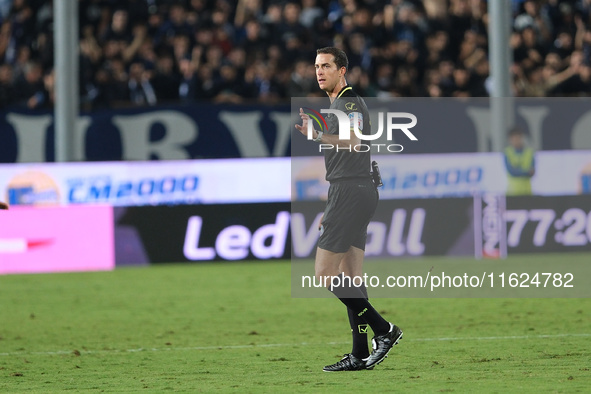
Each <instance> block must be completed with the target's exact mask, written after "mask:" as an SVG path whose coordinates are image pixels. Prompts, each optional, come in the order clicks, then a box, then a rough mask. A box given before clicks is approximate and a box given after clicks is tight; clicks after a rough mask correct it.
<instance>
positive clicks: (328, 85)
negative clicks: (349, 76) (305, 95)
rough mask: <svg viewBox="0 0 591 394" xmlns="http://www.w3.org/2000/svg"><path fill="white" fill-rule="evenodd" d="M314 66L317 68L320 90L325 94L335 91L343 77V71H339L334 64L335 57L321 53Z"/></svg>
mask: <svg viewBox="0 0 591 394" xmlns="http://www.w3.org/2000/svg"><path fill="white" fill-rule="evenodd" d="M314 66H315V67H316V80H317V81H318V86H319V87H320V89H322V90H324V91H325V92H332V91H334V90H335V87H336V86H337V84H338V83H339V80H340V78H341V75H342V70H339V68H338V67H337V65H336V63H335V62H334V56H333V55H331V54H329V53H319V54H318V55H316V63H315V64H314ZM343 69H344V67H343Z"/></svg>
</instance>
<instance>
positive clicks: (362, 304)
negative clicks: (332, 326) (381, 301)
mask: <svg viewBox="0 0 591 394" xmlns="http://www.w3.org/2000/svg"><path fill="white" fill-rule="evenodd" d="M340 278H341V280H340V281H338V280H336V281H333V286H331V287H332V289H331V288H329V290H330V291H331V292H332V293H333V294H334V295H335V296H337V298H338V299H339V300H341V302H342V303H343V304H345V305H346V306H347V308H349V309H351V311H352V312H353V313H354V314H355V315H356V316H358V317H361V318H363V319H365V321H366V322H367V324H369V326H370V327H371V329H372V331H373V332H374V334H375V335H384V334H386V333H387V332H388V331H389V330H390V324H389V323H388V322H387V321H386V320H384V318H383V317H382V316H381V315H380V314H379V313H378V311H376V310H375V309H374V308H373V306H371V304H370V303H369V301H368V300H367V299H366V298H365V297H364V294H363V292H362V291H361V289H360V288H359V287H355V286H353V284H352V283H351V281H350V280H347V279H346V277H345V278H343V276H342V275H341V277H340ZM337 282H339V283H337Z"/></svg>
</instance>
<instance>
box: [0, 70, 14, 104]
mask: <svg viewBox="0 0 591 394" xmlns="http://www.w3.org/2000/svg"><path fill="white" fill-rule="evenodd" d="M13 98H14V89H13V86H12V66H11V65H10V64H0V108H5V107H6V106H8V105H10V104H12V101H13Z"/></svg>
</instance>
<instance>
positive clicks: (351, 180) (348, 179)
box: [330, 176, 372, 185]
mask: <svg viewBox="0 0 591 394" xmlns="http://www.w3.org/2000/svg"><path fill="white" fill-rule="evenodd" d="M371 181H372V180H371V178H370V177H365V176H352V177H344V178H339V179H335V180H333V181H330V184H331V185H332V184H335V183H345V182H349V183H355V182H371Z"/></svg>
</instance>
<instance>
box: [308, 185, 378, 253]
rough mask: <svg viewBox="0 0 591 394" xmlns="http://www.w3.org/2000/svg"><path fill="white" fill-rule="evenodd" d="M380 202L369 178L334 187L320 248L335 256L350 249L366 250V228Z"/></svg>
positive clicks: (322, 231)
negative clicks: (333, 253)
mask: <svg viewBox="0 0 591 394" xmlns="http://www.w3.org/2000/svg"><path fill="white" fill-rule="evenodd" d="M378 200H379V196H378V191H377V189H376V187H375V186H374V184H373V182H372V181H371V179H369V178H368V179H357V180H347V181H343V182H334V183H331V184H330V187H329V189H328V201H327V203H326V209H325V210H324V218H323V220H322V227H321V230H320V239H319V240H318V247H319V248H321V249H325V250H328V251H330V252H335V253H345V252H346V251H348V250H349V247H351V246H354V247H356V248H359V249H361V250H365V241H366V239H367V225H368V224H369V221H370V220H371V218H372V217H373V215H374V213H375V211H376V207H377V206H378Z"/></svg>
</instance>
